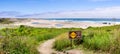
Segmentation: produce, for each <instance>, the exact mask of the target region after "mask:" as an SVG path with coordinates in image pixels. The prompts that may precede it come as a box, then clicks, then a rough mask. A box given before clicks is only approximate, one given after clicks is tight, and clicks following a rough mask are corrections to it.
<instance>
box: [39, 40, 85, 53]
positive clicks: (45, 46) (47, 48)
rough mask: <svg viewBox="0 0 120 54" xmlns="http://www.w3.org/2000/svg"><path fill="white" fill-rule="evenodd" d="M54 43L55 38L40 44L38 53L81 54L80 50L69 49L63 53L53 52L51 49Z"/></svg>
mask: <svg viewBox="0 0 120 54" xmlns="http://www.w3.org/2000/svg"><path fill="white" fill-rule="evenodd" d="M54 42H55V38H53V39H49V40H47V41H45V42H44V43H42V44H40V46H39V47H38V51H39V53H40V54H83V53H82V51H81V50H77V49H71V50H67V51H65V52H59V51H55V50H54V49H53V44H54Z"/></svg>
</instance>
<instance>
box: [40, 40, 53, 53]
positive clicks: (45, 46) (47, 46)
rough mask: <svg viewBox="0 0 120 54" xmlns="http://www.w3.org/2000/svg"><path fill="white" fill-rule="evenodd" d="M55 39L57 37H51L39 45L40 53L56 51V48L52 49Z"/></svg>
mask: <svg viewBox="0 0 120 54" xmlns="http://www.w3.org/2000/svg"><path fill="white" fill-rule="evenodd" d="M54 41H55V39H50V40H47V41H46V42H44V43H42V44H41V45H40V46H39V47H38V51H39V52H40V54H52V53H53V52H55V51H54V49H52V47H53V43H54Z"/></svg>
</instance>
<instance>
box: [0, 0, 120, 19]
mask: <svg viewBox="0 0 120 54" xmlns="http://www.w3.org/2000/svg"><path fill="white" fill-rule="evenodd" d="M0 17H31V18H33V17H35V18H57V17H59V18H60V17H68V18H71V17H74V18H76V17H77V18H113V17H115V18H120V0H0Z"/></svg>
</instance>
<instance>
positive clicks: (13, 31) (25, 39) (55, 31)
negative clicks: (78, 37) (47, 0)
mask: <svg viewBox="0 0 120 54" xmlns="http://www.w3.org/2000/svg"><path fill="white" fill-rule="evenodd" d="M69 30H77V29H76V28H61V29H60V28H33V27H29V26H24V25H21V26H20V27H18V28H4V29H1V30H0V36H2V38H1V39H0V53H1V54H2V53H3V54H6V53H8V54H39V53H38V51H37V46H38V44H39V43H40V42H42V41H44V40H48V39H51V38H55V37H56V36H58V35H59V34H62V33H65V32H68V31H69Z"/></svg>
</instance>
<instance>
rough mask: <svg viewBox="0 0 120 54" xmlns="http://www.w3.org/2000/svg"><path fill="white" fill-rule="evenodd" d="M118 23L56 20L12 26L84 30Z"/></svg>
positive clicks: (20, 23) (33, 20) (33, 21)
mask: <svg viewBox="0 0 120 54" xmlns="http://www.w3.org/2000/svg"><path fill="white" fill-rule="evenodd" d="M119 24H120V22H119V23H116V22H115V23H113V22H105V23H104V24H103V23H102V22H100V23H96V22H91V21H80V22H71V21H56V20H43V19H40V20H36V19H31V20H30V21H22V22H15V23H14V24H13V25H16V26H19V25H27V26H32V27H41V28H82V29H86V28H88V27H102V26H112V25H119Z"/></svg>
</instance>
